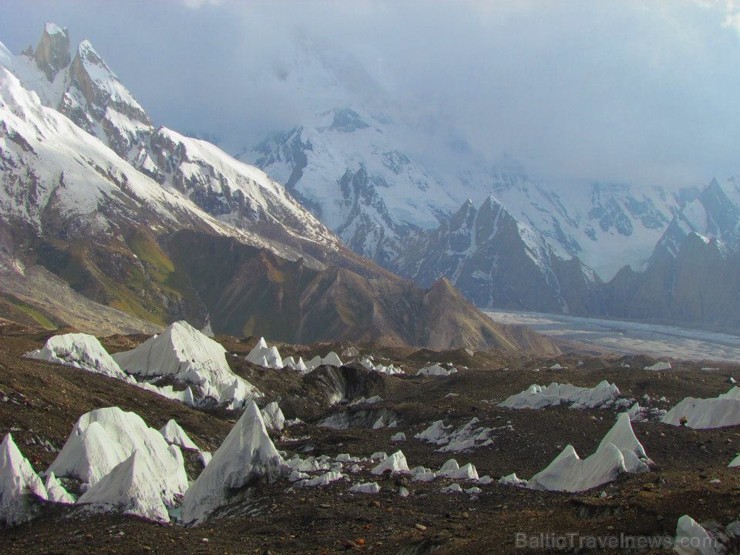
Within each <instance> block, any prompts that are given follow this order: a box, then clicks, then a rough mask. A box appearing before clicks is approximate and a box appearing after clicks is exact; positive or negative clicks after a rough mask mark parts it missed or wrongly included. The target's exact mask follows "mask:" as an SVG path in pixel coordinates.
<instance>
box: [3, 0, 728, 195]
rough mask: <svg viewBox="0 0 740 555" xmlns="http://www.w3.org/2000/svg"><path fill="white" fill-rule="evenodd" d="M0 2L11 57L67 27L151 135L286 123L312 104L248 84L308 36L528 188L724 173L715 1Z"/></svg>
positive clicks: (723, 46) (246, 130)
mask: <svg viewBox="0 0 740 555" xmlns="http://www.w3.org/2000/svg"><path fill="white" fill-rule="evenodd" d="M2 4H3V5H2V12H3V14H2V18H0V41H2V42H3V43H4V44H5V45H6V46H7V47H8V48H9V49H10V50H11V51H13V52H16V53H17V52H20V51H21V50H22V49H23V48H25V47H26V46H28V45H29V44H34V45H35V44H36V42H37V41H38V38H39V36H40V33H41V29H42V26H43V24H44V22H46V21H53V22H55V23H57V24H59V25H62V26H65V27H68V28H69V30H70V34H71V37H72V41H73V43H76V42H78V41H80V40H82V39H83V38H88V39H90V40H91V41H92V43H93V45H94V46H95V48H96V49H97V50H98V52H99V53H100V54H101V55H102V56H103V58H104V59H105V60H106V61H107V62H108V64H109V65H110V66H111V67H112V68H113V70H114V71H115V72H116V73H117V74H118V76H119V77H120V78H121V80H122V81H123V82H124V84H126V85H127V86H128V88H129V89H130V90H131V91H132V92H133V93H134V95H135V96H136V97H137V98H138V100H139V101H140V102H141V104H142V105H143V106H144V107H145V108H146V109H147V111H148V112H149V113H150V115H151V116H152V117H153V119H154V120H155V122H156V123H158V124H164V125H167V126H168V127H171V128H174V129H176V130H178V131H182V132H186V133H193V132H197V133H209V134H212V135H215V136H217V137H219V138H221V139H222V140H223V141H224V145H227V146H228V147H229V148H231V149H232V150H233V149H235V148H236V145H240V144H253V143H254V142H256V141H257V140H258V139H259V138H261V137H263V136H265V135H266V134H268V133H271V132H274V131H278V130H281V129H282V130H287V129H288V128H290V127H292V126H293V125H296V124H299V123H300V121H301V119H302V118H304V117H306V116H307V115H308V114H307V113H308V112H309V111H311V110H312V107H313V106H315V104H316V102H314V101H318V100H320V99H316V98H311V97H310V96H311V95H310V94H309V95H308V97H307V96H304V95H302V96H301V97H300V98H296V95H291V94H289V93H290V91H285V90H276V88H275V82H274V81H275V80H274V79H273V80H270V79H265V78H264V76H265V75H266V73H265V72H266V71H267V70H269V69H272V70H274V69H275V68H276V67H278V66H279V64H280V63H282V62H284V61H285V60H287V59H289V58H290V52H291V48H292V46H291V45H292V44H293V42H294V40H295V37H297V36H307V37H309V38H311V39H315V40H317V41H320V42H321V43H322V44H323V45H324V48H329V49H333V50H334V51H336V52H337V53H342V55H343V56H344V55H346V56H350V57H352V58H353V59H355V60H356V61H357V63H358V64H360V65H361V66H362V67H363V68H364V70H365V71H366V72H367V73H368V74H369V76H370V77H371V78H372V79H374V80H375V81H376V83H377V86H378V89H377V90H378V91H383V92H384V94H385V95H386V98H387V99H390V102H393V103H395V104H396V105H397V106H398V107H399V109H401V110H405V109H407V110H411V111H415V114H414V115H415V116H416V117H418V118H419V121H423V120H425V118H426V121H427V122H430V123H431V124H432V126H434V125H437V124H438V125H439V126H440V127H441V128H444V129H452V128H454V129H456V133H457V137H458V138H462V139H464V140H466V141H467V142H468V143H469V144H470V145H471V146H472V147H473V148H475V149H476V150H478V151H479V152H481V153H482V154H483V155H484V156H486V157H487V158H488V159H490V160H495V159H497V158H498V157H500V156H501V155H502V154H503V153H508V154H510V155H511V156H513V157H514V158H517V159H519V160H520V161H521V162H522V163H523V164H524V166H525V167H526V168H527V169H528V171H530V173H532V174H534V175H536V176H538V177H545V178H550V179H553V180H563V179H589V180H590V179H598V180H608V181H632V182H642V183H650V182H657V183H681V184H695V183H703V182H705V181H706V180H708V179H709V178H711V177H712V176H717V177H720V178H721V177H726V176H728V175H731V174H740V2H735V1H732V0H729V1H727V0H722V1H717V2H715V1H711V0H669V1H653V2H650V1H648V0H642V1H630V0H613V1H610V0H604V1H594V0H583V1H580V0H539V1H529V0H518V1H512V0H499V1H493V0H491V1H484V0H480V1H472V0H470V1H465V0H455V1H452V0H450V1H441V0H440V1H435V0H424V1H415V2H412V1H402V0H390V1H387V2H386V1H363V0H344V1H338V0H337V1H310V0H304V1H300V2H288V1H280V0H271V1H269V2H268V1H264V2H255V1H248V0H243V1H234V2H229V1H226V0H223V1H208V0H168V1H166V0H161V1H153V0H144V1H138V2H135V1H125V0H116V1H109V0H97V1H93V0H77V1H67V0H53V1H40V0H34V1H28V0H3V2H2ZM326 45H329V46H328V47H327V46H326ZM313 94H314V95H316V94H320V93H317V92H316V91H314V92H313Z"/></svg>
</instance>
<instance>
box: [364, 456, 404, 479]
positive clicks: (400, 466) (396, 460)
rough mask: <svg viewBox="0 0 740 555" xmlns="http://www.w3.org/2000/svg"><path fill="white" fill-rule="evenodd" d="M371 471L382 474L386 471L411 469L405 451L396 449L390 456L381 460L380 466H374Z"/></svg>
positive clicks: (400, 471)
mask: <svg viewBox="0 0 740 555" xmlns="http://www.w3.org/2000/svg"><path fill="white" fill-rule="evenodd" d="M370 472H371V473H372V474H375V475H381V474H384V473H386V472H390V473H391V474H401V473H408V472H410V470H409V465H408V463H407V462H406V457H405V456H404V454H403V452H402V451H396V452H395V453H393V454H392V455H391V456H390V457H388V458H386V459H385V460H384V461H383V462H381V463H380V464H379V465H378V466H376V467H375V468H373V469H372V470H371V471H370Z"/></svg>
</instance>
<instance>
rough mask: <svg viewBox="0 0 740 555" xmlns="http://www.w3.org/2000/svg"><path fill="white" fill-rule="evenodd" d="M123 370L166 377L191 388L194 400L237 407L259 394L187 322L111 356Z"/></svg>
mask: <svg viewBox="0 0 740 555" xmlns="http://www.w3.org/2000/svg"><path fill="white" fill-rule="evenodd" d="M113 358H114V359H115V360H116V362H117V363H118V364H119V365H120V366H121V367H122V368H123V369H124V370H126V371H127V372H130V373H131V374H136V375H140V376H170V377H172V378H173V379H174V380H175V381H177V382H179V383H181V384H183V385H188V386H190V387H191V389H193V390H194V394H195V397H196V399H198V400H199V401H204V400H206V399H208V398H211V399H213V400H214V401H215V402H217V403H222V404H228V406H229V407H230V408H240V407H242V406H244V404H245V403H246V402H247V401H249V400H250V399H252V398H253V397H257V396H260V395H261V393H260V392H259V391H258V390H257V388H255V387H254V386H253V385H252V384H250V383H249V382H248V381H246V380H245V379H243V378H241V377H239V376H237V375H236V374H234V372H232V371H231V368H229V364H228V362H227V361H226V350H225V349H224V348H223V347H222V346H221V345H220V344H219V343H217V342H215V341H214V340H213V339H211V338H209V337H206V336H205V335H203V334H202V333H201V332H199V331H198V330H196V329H195V328H193V327H192V326H191V325H190V324H188V323H187V322H175V323H174V324H172V325H170V326H169V327H168V328H167V329H166V330H165V331H164V332H162V333H161V334H159V335H157V336H154V337H151V338H149V339H148V340H147V341H145V342H144V343H142V344H141V345H140V346H138V347H137V348H135V349H133V350H131V351H126V352H124V353H116V354H115V355H113Z"/></svg>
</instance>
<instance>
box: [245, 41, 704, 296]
mask: <svg viewBox="0 0 740 555" xmlns="http://www.w3.org/2000/svg"><path fill="white" fill-rule="evenodd" d="M260 79H261V81H265V82H269V83H270V88H271V89H274V90H282V89H285V90H291V91H295V92H296V94H297V95H298V96H299V97H300V99H301V100H300V102H302V106H303V112H304V114H308V115H303V116H302V120H300V121H296V122H295V127H294V128H293V129H291V130H289V131H287V132H284V133H279V134H277V135H275V136H272V137H270V138H268V139H266V140H264V141H263V142H261V143H260V144H258V145H257V146H256V147H255V148H253V149H251V150H246V151H245V152H243V153H241V156H242V157H244V158H248V159H250V160H252V161H253V162H254V163H256V164H257V165H258V166H260V167H261V168H263V169H265V170H266V171H267V172H268V173H270V174H271V175H273V176H274V177H276V178H277V179H278V180H279V181H281V182H283V183H285V184H286V186H287V188H288V189H289V190H290V191H292V192H293V193H294V194H295V195H296V197H298V198H299V199H300V200H301V201H302V202H303V203H304V204H305V205H306V206H307V207H309V209H310V210H311V211H312V212H313V213H314V214H315V215H316V216H317V217H319V218H320V219H321V221H323V222H324V223H325V224H326V225H327V226H328V227H329V228H330V229H332V230H333V231H335V232H336V233H337V234H338V235H339V236H340V237H341V238H342V239H343V240H344V241H345V243H346V244H347V245H348V246H350V247H351V248H352V249H353V250H355V251H356V252H358V253H361V254H363V255H364V256H368V257H370V258H373V259H374V260H375V261H376V262H378V263H380V264H381V265H383V266H385V267H387V268H391V269H392V270H394V271H399V272H400V273H402V274H403V275H406V276H409V277H415V278H417V279H419V280H420V282H421V283H427V282H428V281H429V280H430V279H431V276H432V275H444V276H447V277H448V278H449V279H451V280H452V282H453V283H454V284H456V285H457V286H458V287H460V288H461V290H462V291H463V292H464V293H465V294H466V295H467V296H468V298H470V299H471V300H473V301H474V302H476V303H481V305H480V306H491V303H493V306H513V305H512V304H509V303H510V302H513V303H514V305H516V306H520V307H524V308H529V309H536V310H557V311H561V310H567V309H568V307H569V306H571V305H574V303H568V302H564V297H565V296H567V295H564V294H563V290H565V289H568V288H569V287H570V284H568V283H565V282H564V281H562V280H564V279H573V280H575V283H574V284H573V288H574V289H576V290H580V289H579V288H580V287H581V284H582V283H588V282H592V281H593V280H594V279H600V280H603V281H608V280H610V279H612V277H614V275H615V274H616V273H617V271H618V270H619V269H620V268H622V267H623V266H625V265H630V266H631V267H632V268H634V269H636V270H637V269H640V270H641V269H644V268H645V267H646V264H647V261H648V259H649V258H650V256H651V254H652V252H653V250H654V248H655V245H656V243H657V242H658V240H659V239H660V238H661V237H662V236H663V233H664V232H665V230H666V229H667V227H668V225H669V224H670V222H671V221H672V220H673V218H674V216H675V215H676V214H677V213H678V212H679V211H680V210H681V209H682V207H683V206H684V205H685V204H686V203H687V202H691V201H693V200H694V199H695V198H696V197H697V195H698V194H699V189H698V188H683V187H678V186H675V187H669V186H645V185H644V184H635V185H630V184H611V183H592V182H588V183H565V184H563V183H558V184H554V183H548V182H546V181H543V180H539V179H533V178H531V177H530V176H528V175H527V173H526V171H525V170H524V169H523V168H522V167H521V165H520V164H518V163H517V162H516V161H514V160H511V159H510V158H508V157H504V158H503V159H501V160H500V161H499V162H498V163H496V164H495V165H493V166H492V165H491V164H488V163H486V162H484V157H483V156H481V155H479V154H478V153H475V152H473V151H472V150H471V149H470V148H469V147H468V146H466V143H465V141H463V140H460V139H459V134H458V133H456V131H455V130H454V129H453V128H452V127H451V126H448V127H446V128H443V124H440V123H439V121H440V120H442V119H443V118H441V117H436V118H430V117H426V116H428V115H429V114H426V116H425V112H424V110H425V109H424V107H419V106H416V107H409V106H397V105H394V103H393V102H392V101H391V95H389V94H388V93H387V92H386V91H384V90H383V89H382V87H380V85H378V83H376V82H375V81H373V80H372V78H371V77H370V76H369V75H368V74H367V72H365V71H364V70H363V68H362V64H361V63H359V62H358V61H357V60H354V59H351V58H350V57H349V56H346V55H343V54H341V53H338V52H337V51H336V50H335V51H333V52H332V53H327V49H326V48H325V47H322V46H321V45H318V44H316V43H313V42H311V41H307V40H302V41H297V42H296V47H295V57H294V59H291V60H288V61H287V62H285V63H283V64H282V65H280V69H279V71H277V70H276V75H262V76H260ZM270 79H272V81H270ZM281 88H282V89H281ZM433 121H436V122H437V123H433ZM492 132H493V131H492ZM491 196H493V202H495V203H496V204H499V205H501V206H502V207H503V208H504V210H505V212H506V214H507V215H508V216H509V217H511V218H512V219H513V220H515V221H516V222H517V223H516V225H513V224H512V228H511V229H512V232H514V233H517V234H518V235H519V238H518V239H514V238H513V237H512V238H509V239H508V241H509V243H508V244H507V243H506V242H504V241H503V236H500V235H499V236H496V237H493V236H492V237H489V238H487V239H486V243H487V244H488V245H494V244H496V245H497V246H496V247H495V248H497V249H499V250H502V251H504V250H506V249H508V248H510V247H511V242H512V241H515V242H517V243H519V244H530V245H531V244H532V243H533V241H534V242H537V243H538V245H539V246H537V247H536V248H534V250H533V249H530V251H531V252H534V251H535V250H538V251H539V252H540V254H539V255H537V256H536V258H537V259H538V267H539V268H540V269H542V268H547V269H542V270H541V271H542V272H544V273H543V276H544V275H545V274H549V277H547V278H544V277H543V279H544V281H543V282H542V283H541V284H539V285H541V286H543V287H545V289H547V291H546V292H544V293H543V292H542V291H541V290H539V285H538V290H537V291H528V292H526V293H524V294H523V295H520V294H519V291H523V290H524V289H525V288H526V287H527V284H526V283H524V282H521V281H519V282H518V284H519V287H517V288H516V290H517V293H516V294H512V293H511V292H509V293H504V292H502V291H500V290H499V291H496V292H495V294H493V293H491V294H489V293H482V292H481V280H480V275H479V277H478V278H476V279H475V280H473V281H475V283H473V282H471V280H470V279H468V278H461V276H462V275H463V274H464V273H465V270H464V269H462V268H458V269H457V270H456V269H453V268H449V267H448V266H449V263H448V262H444V261H442V260H441V258H444V256H446V255H445V254H444V253H439V252H438V251H437V250H436V247H435V245H434V243H435V239H434V238H432V236H436V237H437V239H439V238H440V236H441V235H444V234H445V233H447V232H448V231H449V230H450V229H452V228H456V227H458V226H459V225H460V222H459V220H460V218H461V217H462V216H461V214H460V210H463V211H465V210H468V209H469V207H470V206H474V207H478V206H481V205H482V204H483V203H484V202H486V199H487V198H488V197H491ZM468 202H470V204H468ZM461 206H462V209H461ZM466 207H467V208H466ZM429 234H431V235H429ZM420 235H421V236H423V237H425V238H424V239H421V243H423V244H425V245H426V250H427V251H428V253H429V256H428V259H427V260H426V261H424V260H422V259H421V257H422V256H423V251H424V250H425V247H424V246H422V245H420V240H419V236H420ZM533 238H535V239H533ZM438 246H439V245H438ZM440 247H441V246H440ZM471 248H473V250H475V248H477V247H470V246H469V247H466V249H468V250H467V254H468V255H470V254H471V253H472V251H471V250H470V249H471ZM453 251H454V248H453ZM544 253H547V254H544ZM453 258H455V259H456V260H457V261H458V262H460V261H461V259H462V253H461V252H460V251H455V254H454V256H453ZM544 259H547V261H545V260H544ZM575 259H577V260H575ZM555 260H557V261H558V262H557V264H561V263H566V262H567V263H569V271H568V272H567V273H568V275H569V276H570V277H569V278H566V277H565V276H563V277H562V279H560V278H554V277H553V273H554V272H555V270H554V269H553V264H556V263H555ZM439 264H441V266H439ZM456 264H457V263H456ZM460 264H462V262H460ZM435 265H438V266H437V267H436V268H435V267H434V266H435ZM423 268H426V270H423ZM573 268H579V269H581V270H582V272H580V273H579V272H578V271H575V270H573ZM538 272H540V270H537V271H536V272H535V273H538ZM494 282H496V280H494V281H493V282H491V283H492V284H494ZM538 283H539V282H538ZM498 285H502V283H500V282H499V283H498V284H494V288H495V287H498ZM529 285H532V286H534V284H533V283H532V284H529ZM489 289H490V288H489ZM514 298H518V300H517V301H512V299H514ZM525 299H526V300H525ZM500 302H504V304H499V303H500ZM578 304H579V303H575V305H578ZM580 304H581V305H583V306H590V305H591V303H589V302H586V303H580Z"/></svg>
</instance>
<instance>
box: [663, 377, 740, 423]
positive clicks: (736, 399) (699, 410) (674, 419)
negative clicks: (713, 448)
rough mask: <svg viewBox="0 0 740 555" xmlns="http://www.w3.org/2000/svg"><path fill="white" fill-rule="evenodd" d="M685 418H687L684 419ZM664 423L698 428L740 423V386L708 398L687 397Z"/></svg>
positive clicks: (668, 414)
mask: <svg viewBox="0 0 740 555" xmlns="http://www.w3.org/2000/svg"><path fill="white" fill-rule="evenodd" d="M684 419H685V420H684ZM661 422H663V423H664V424H671V425H673V426H681V425H684V422H685V425H686V426H688V427H689V428H694V429H696V430H707V429H711V428H724V427H726V426H737V425H738V424H740V387H737V386H735V387H733V388H732V389H730V390H729V391H728V392H727V393H722V394H720V395H718V396H717V397H711V398H708V399H696V398H694V397H686V398H685V399H683V400H682V401H680V402H679V403H678V404H677V405H676V406H675V407H673V408H672V409H671V410H669V411H668V412H667V413H666V415H665V416H663V418H662V419H661Z"/></svg>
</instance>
